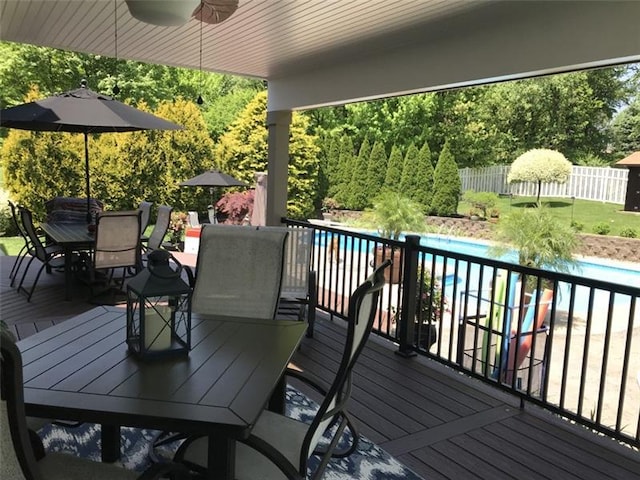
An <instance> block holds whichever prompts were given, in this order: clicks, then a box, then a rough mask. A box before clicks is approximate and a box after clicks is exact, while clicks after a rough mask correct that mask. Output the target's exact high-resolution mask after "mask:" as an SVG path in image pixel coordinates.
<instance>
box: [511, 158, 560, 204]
mask: <svg viewBox="0 0 640 480" xmlns="http://www.w3.org/2000/svg"><path fill="white" fill-rule="evenodd" d="M571 170H572V168H571V162H569V160H567V159H566V158H565V157H564V155H563V154H561V153H560V152H558V151H555V150H549V149H546V148H534V149H533V150H529V151H528V152H525V153H523V154H522V155H520V156H519V157H518V158H516V159H515V161H514V162H513V163H512V164H511V170H509V174H508V175H507V182H508V183H518V182H534V183H536V184H537V186H538V195H537V199H536V201H537V202H538V203H540V189H541V187H542V184H543V183H551V182H555V183H566V182H567V181H568V180H569V176H570V175H571Z"/></svg>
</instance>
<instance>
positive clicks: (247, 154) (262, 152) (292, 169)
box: [215, 92, 318, 218]
mask: <svg viewBox="0 0 640 480" xmlns="http://www.w3.org/2000/svg"><path fill="white" fill-rule="evenodd" d="M266 120H267V95H266V92H260V93H258V94H257V95H256V96H255V97H254V99H253V100H252V101H251V102H249V104H248V105H247V107H246V108H245V109H244V110H243V112H242V113H241V114H240V115H239V116H238V118H237V120H236V121H235V122H234V123H233V124H232V125H231V126H230V128H229V130H228V131H227V132H226V133H225V134H223V135H222V136H221V137H220V141H219V143H218V145H217V146H216V149H215V162H216V166H218V167H221V169H222V170H224V171H225V172H227V173H229V174H231V175H233V176H235V177H237V178H238V179H239V180H242V181H244V182H246V183H248V184H249V185H252V184H253V183H254V181H255V179H254V174H255V172H262V171H266V170H267V160H268V159H267V133H268V132H267V128H266V127H265V125H266ZM307 130H308V118H307V117H305V116H304V115H301V114H299V113H297V112H294V114H293V115H292V118H291V126H290V137H289V138H290V140H289V180H288V182H289V183H288V201H287V215H288V216H290V217H292V218H306V217H308V216H309V215H311V214H312V213H313V210H314V193H315V189H314V187H315V185H316V184H317V176H318V162H317V161H316V157H317V155H318V147H317V145H316V138H315V137H314V136H311V135H309V134H307V133H306V132H307Z"/></svg>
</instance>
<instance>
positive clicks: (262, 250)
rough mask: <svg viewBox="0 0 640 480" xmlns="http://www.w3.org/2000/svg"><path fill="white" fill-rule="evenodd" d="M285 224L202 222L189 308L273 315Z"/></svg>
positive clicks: (264, 316) (210, 312) (230, 314)
mask: <svg viewBox="0 0 640 480" xmlns="http://www.w3.org/2000/svg"><path fill="white" fill-rule="evenodd" d="M287 235H288V232H287V231H286V230H280V231H274V230H256V229H254V228H247V227H242V226H236V225H217V224H216V225H210V224H209V225H204V226H203V228H202V232H201V234H200V248H199V250H198V261H197V264H196V273H195V277H194V279H193V283H192V284H193V296H192V298H191V309H192V311H193V312H194V313H200V314H204V315H223V316H228V317H249V318H260V319H272V318H274V317H275V315H276V311H277V308H278V299H279V297H280V290H281V286H282V278H283V265H284V252H285V242H286V239H287Z"/></svg>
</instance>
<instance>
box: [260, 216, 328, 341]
mask: <svg viewBox="0 0 640 480" xmlns="http://www.w3.org/2000/svg"><path fill="white" fill-rule="evenodd" d="M256 228H257V229H258V230H275V231H278V230H281V231H286V232H289V235H288V237H287V243H286V249H285V260H284V272H283V274H282V290H281V292H280V305H279V308H278V312H279V313H281V314H283V315H291V314H293V315H295V316H297V318H298V320H300V321H304V320H305V317H306V320H307V324H308V326H307V337H309V338H311V337H313V327H314V323H315V319H316V306H317V304H318V300H317V298H318V291H317V275H316V272H315V270H311V269H310V265H311V246H312V242H313V235H314V231H313V229H311V228H306V227H256Z"/></svg>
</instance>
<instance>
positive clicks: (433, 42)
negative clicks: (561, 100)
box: [0, 0, 640, 110]
mask: <svg viewBox="0 0 640 480" xmlns="http://www.w3.org/2000/svg"><path fill="white" fill-rule="evenodd" d="M115 5H117V25H118V45H117V48H118V57H119V58H126V59H132V60H139V61H143V62H149V63H158V64H166V65H173V66H180V67H189V68H198V67H199V48H200V45H199V38H200V26H201V24H200V23H199V22H198V21H197V20H195V19H192V20H190V21H189V22H188V23H187V24H185V25H183V26H179V27H158V26H153V25H148V24H144V23H141V22H139V21H138V20H136V19H134V18H133V17H132V16H131V15H130V14H129V11H128V9H127V7H126V5H125V3H124V0H115V3H114V0H93V1H80V0H0V39H2V40H7V41H14V42H20V43H28V44H34V45H43V46H50V47H56V48H62V49H66V50H72V51H79V52H88V53H94V54H100V55H106V56H115V41H114V38H115V35H114V34H115V26H114V25H115V17H116V15H115V10H116V8H114V6H115ZM638 22H640V2H639V1H634V0H631V1H585V2H582V1H571V2H568V1H488V0H240V3H239V7H238V10H237V11H236V12H235V13H234V14H233V15H232V16H231V18H229V19H228V20H226V21H225V22H223V23H221V24H218V25H209V24H203V25H202V37H203V47H202V52H203V56H202V68H203V69H204V70H208V71H214V72H221V73H231V74H236V75H242V76H249V77H256V78H261V79H265V80H268V81H269V109H270V110H286V109H291V108H293V109H296V108H310V107H314V106H319V105H328V104H337V103H346V102H350V101H356V100H361V99H370V98H378V97H383V96H389V95H393V94H402V93H410V92H419V91H429V90H434V89H440V88H449V87H452V86H458V85H467V84H474V83H482V82H486V81H492V80H496V79H506V78H519V77H524V76H530V75H534V74H541V73H549V72H558V71H566V70H570V69H575V68H584V67H590V66H598V65H607V64H613V63H619V62H628V61H640V28H639V27H638V24H639V23H638Z"/></svg>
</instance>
